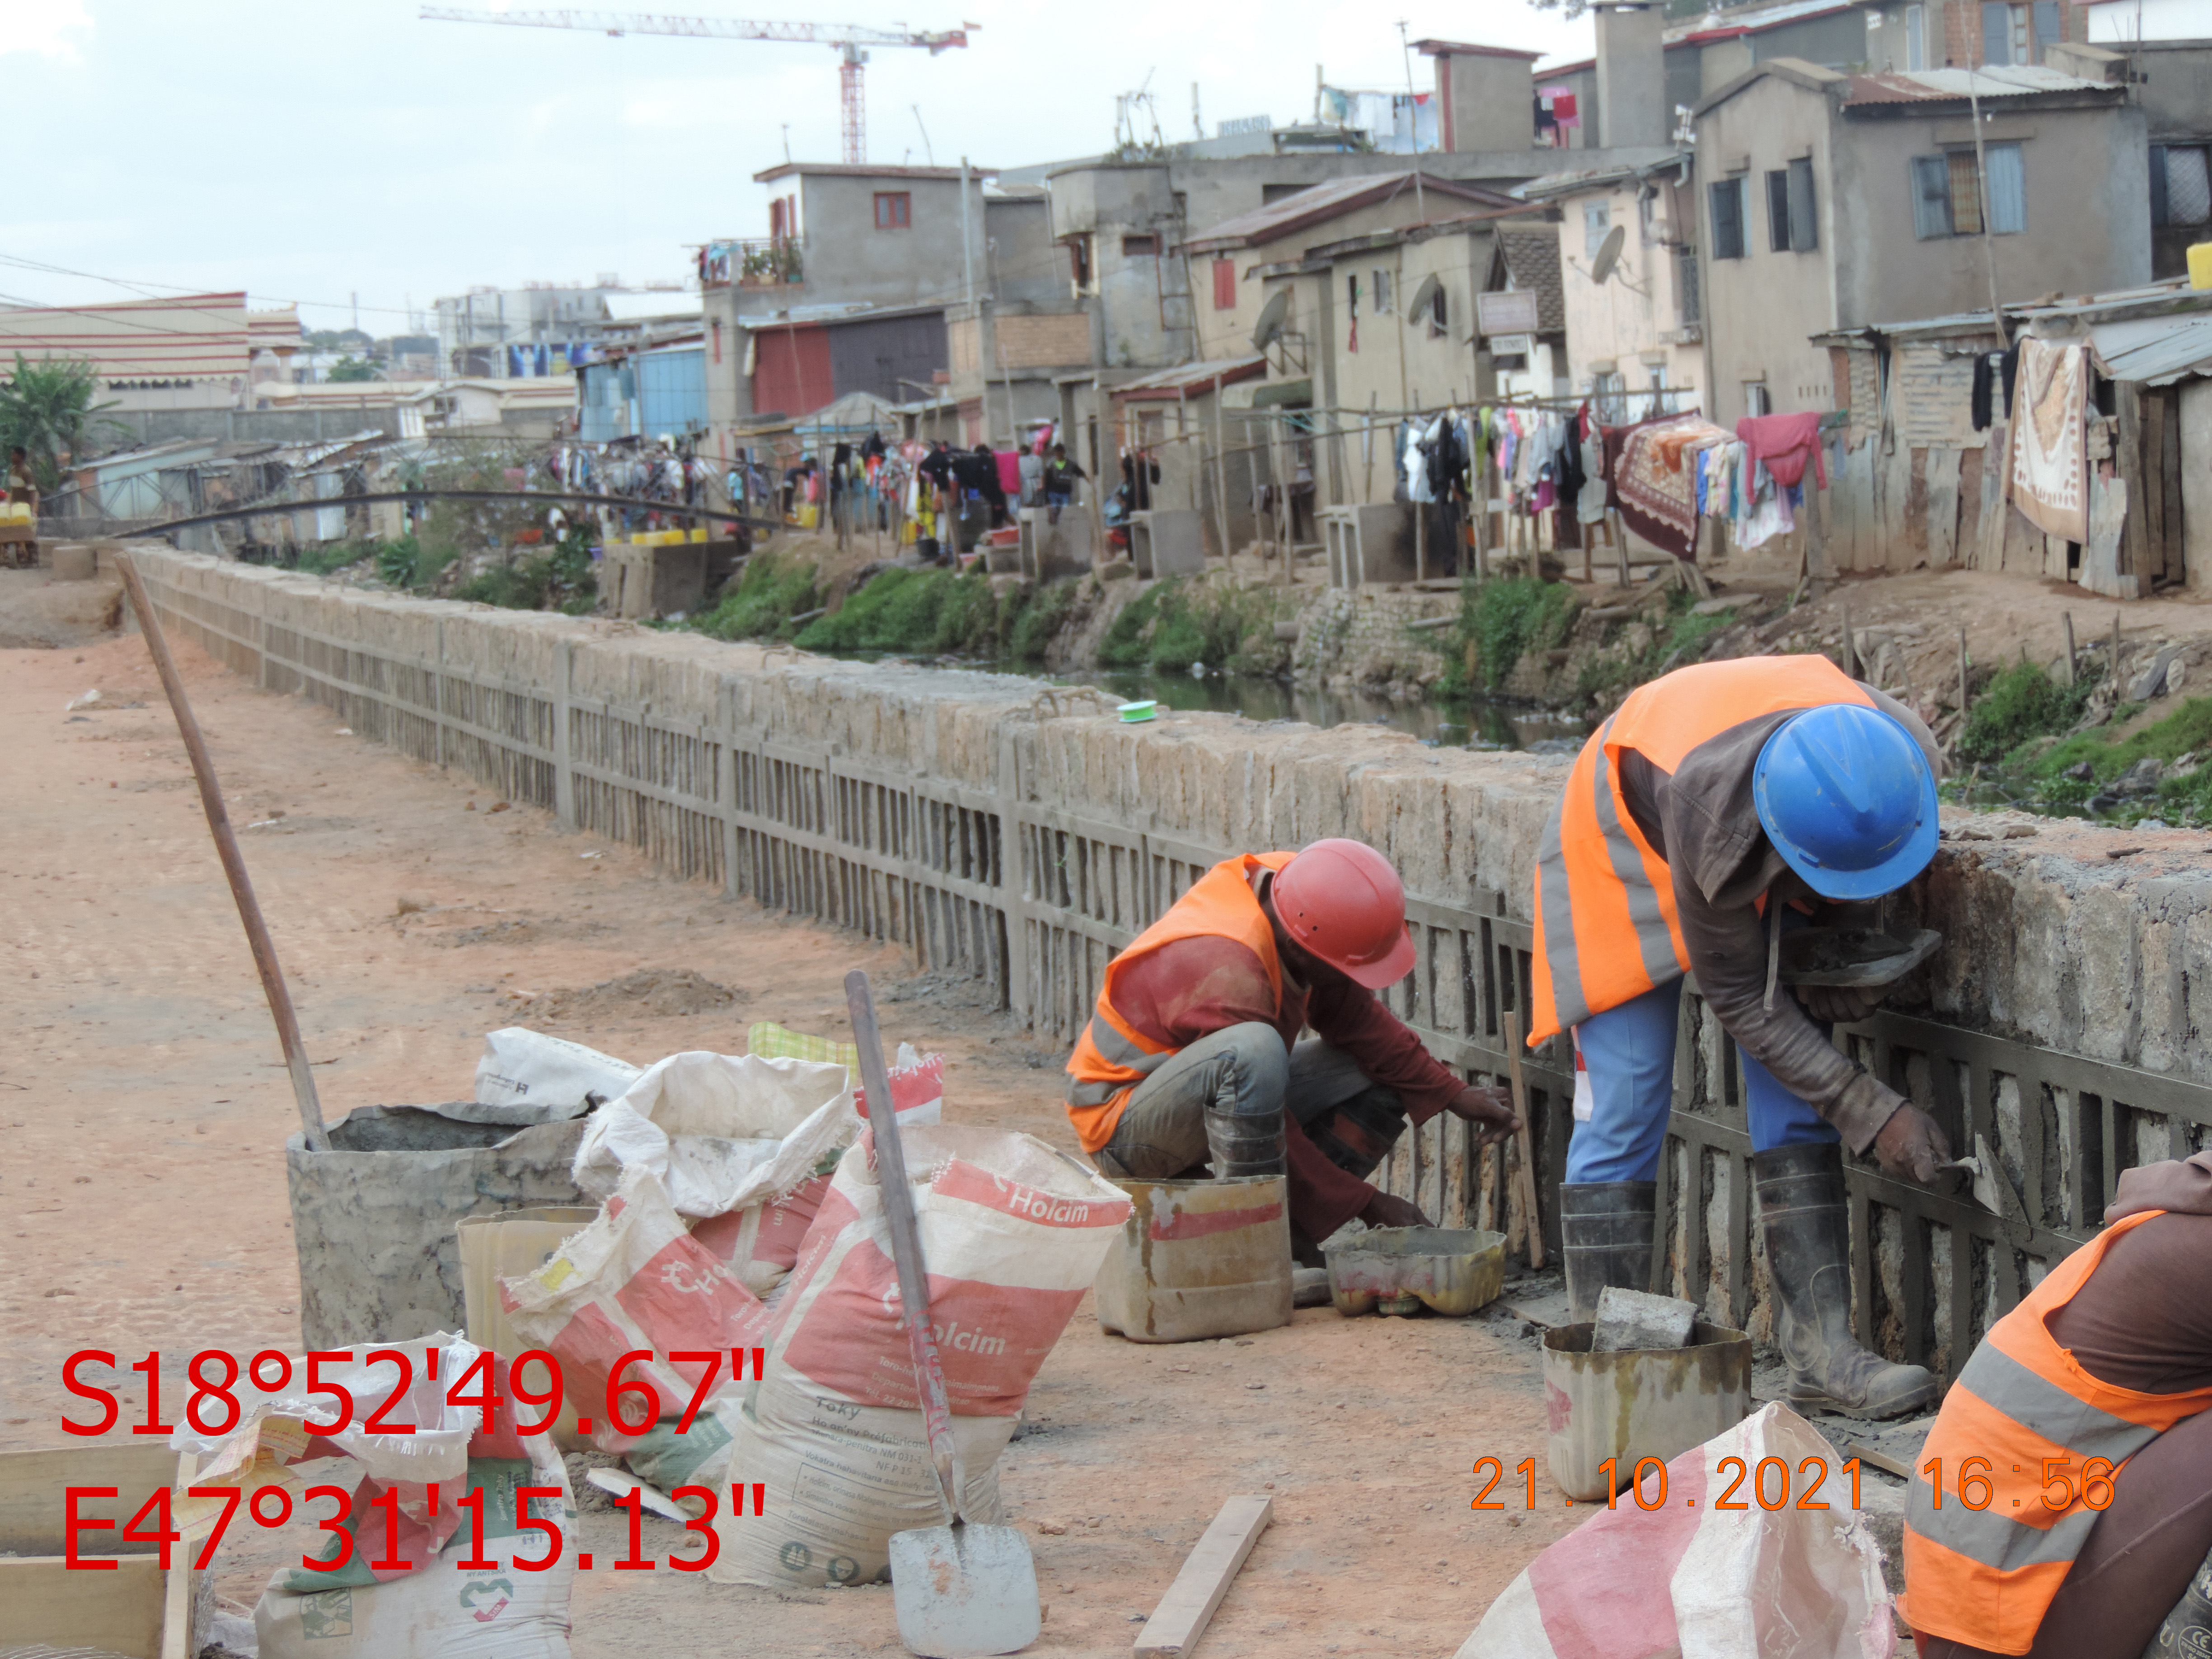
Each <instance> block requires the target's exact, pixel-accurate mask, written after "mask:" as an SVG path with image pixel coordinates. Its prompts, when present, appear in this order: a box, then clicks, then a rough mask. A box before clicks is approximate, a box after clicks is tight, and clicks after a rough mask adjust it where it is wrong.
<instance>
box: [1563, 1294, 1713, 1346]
mask: <svg viewBox="0 0 2212 1659" xmlns="http://www.w3.org/2000/svg"><path fill="white" fill-rule="evenodd" d="M1697 1317H1698V1307H1697V1304H1695V1303H1694V1302H1687V1301H1685V1300H1683V1299H1682V1298H1681V1297H1672V1296H1654V1295H1652V1294H1651V1293H1650V1291H1629V1290H1623V1289H1622V1288H1621V1287H1620V1285H1607V1286H1606V1287H1605V1289H1604V1290H1602V1291H1599V1292H1598V1298H1597V1323H1596V1328H1595V1329H1594V1330H1593V1331H1592V1332H1591V1334H1590V1352H1592V1353H1629V1352H1639V1351H1642V1350H1645V1349H1650V1348H1679V1347H1681V1346H1684V1345H1686V1343H1687V1342H1688V1341H1689V1340H1690V1328H1691V1327H1692V1325H1693V1324H1694V1323H1695V1322H1696V1321H1697Z"/></svg>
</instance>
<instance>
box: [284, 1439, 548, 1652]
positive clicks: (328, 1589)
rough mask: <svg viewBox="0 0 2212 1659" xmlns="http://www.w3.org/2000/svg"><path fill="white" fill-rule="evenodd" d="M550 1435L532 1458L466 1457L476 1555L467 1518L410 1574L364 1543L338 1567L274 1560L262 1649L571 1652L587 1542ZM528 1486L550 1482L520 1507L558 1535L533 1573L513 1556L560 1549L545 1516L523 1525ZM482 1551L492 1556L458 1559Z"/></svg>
mask: <svg viewBox="0 0 2212 1659" xmlns="http://www.w3.org/2000/svg"><path fill="white" fill-rule="evenodd" d="M550 1439H551V1437H550V1436H544V1435H540V1436H538V1437H536V1438H535V1439H534V1440H533V1441H532V1442H530V1444H531V1445H532V1448H533V1452H532V1455H533V1457H535V1458H536V1459H537V1461H536V1462H532V1461H528V1460H524V1459H498V1458H492V1459H471V1461H470V1463H469V1478H468V1481H467V1483H466V1484H467V1485H468V1486H471V1487H481V1489H482V1491H483V1553H482V1554H480V1555H479V1554H478V1553H477V1539H476V1535H475V1528H474V1527H473V1525H472V1524H471V1525H465V1526H462V1527H460V1528H457V1529H456V1530H455V1531H454V1532H453V1534H452V1535H451V1536H450V1537H449V1538H448V1539H447V1542H446V1546H445V1548H444V1549H443V1550H442V1551H441V1553H439V1554H438V1555H437V1556H436V1558H435V1559H432V1560H430V1561H428V1562H427V1563H426V1564H424V1565H422V1567H420V1568H419V1569H417V1570H416V1571H413V1572H410V1573H408V1574H407V1575H405V1576H404V1577H398V1578H392V1579H389V1580H386V1581H384V1582H381V1583H380V1582H378V1581H376V1580H375V1579H374V1578H373V1577H369V1576H368V1573H367V1571H366V1570H365V1569H362V1567H361V1564H360V1559H359V1558H360V1555H361V1551H360V1550H359V1549H358V1548H356V1551H355V1558H356V1559H355V1561H354V1563H353V1565H349V1567H347V1568H346V1569H344V1570H343V1571H339V1572H336V1573H331V1574H328V1575H322V1574H317V1573H315V1572H313V1571H310V1570H307V1569H305V1568H300V1567H292V1568H280V1569H278V1570H277V1572H276V1576H275V1577H272V1578H271V1579H270V1583H269V1588H268V1589H265V1590H264V1591H263V1592H262V1595H261V1600H260V1601H259V1602H258V1604H257V1605H256V1606H255V1607H254V1609H253V1629H254V1633H255V1635H256V1636H257V1637H258V1638H259V1639H260V1654H261V1659H401V1656H404V1659H568V1594H569V1590H570V1589H571V1587H572V1586H573V1585H574V1582H575V1576H576V1563H575V1549H576V1546H577V1544H578V1542H579V1541H580V1540H579V1537H578V1528H577V1526H576V1504H575V1499H574V1494H573V1493H572V1492H570V1490H569V1487H568V1475H567V1474H566V1472H565V1471H564V1469H563V1468H562V1464H561V1462H560V1458H559V1455H558V1453H557V1452H556V1451H554V1450H552V1449H551V1446H550ZM540 1448H542V1449H544V1450H543V1451H542V1452H541V1451H539V1450H538V1449H540ZM363 1484H364V1485H365V1484H367V1483H366V1482H364V1483H363ZM524 1486H532V1487H539V1488H545V1487H550V1488H551V1489H552V1491H551V1492H550V1494H548V1493H546V1492H538V1493H537V1494H535V1495H533V1496H532V1498H530V1499H529V1502H528V1506H527V1508H526V1510H524V1513H526V1515H527V1516H530V1517H531V1518H532V1520H534V1521H539V1522H550V1523H552V1524H553V1525H556V1526H557V1527H559V1528H560V1529H561V1533H562V1542H561V1545H560V1547H559V1551H558V1559H556V1560H554V1561H553V1562H552V1563H551V1564H550V1565H549V1566H547V1567H545V1568H544V1570H542V1571H530V1570H528V1569H526V1568H524V1567H520V1566H518V1565H515V1562H516V1559H517V1558H520V1559H523V1560H532V1561H535V1560H543V1559H544V1558H545V1557H546V1556H547V1555H548V1554H549V1553H552V1552H553V1548H554V1546H553V1541H552V1537H551V1535H550V1534H549V1533H547V1532H546V1531H545V1529H544V1527H543V1526H533V1527H532V1528H529V1529H528V1530H524V1529H523V1528H521V1527H520V1526H519V1525H518V1524H517V1522H516V1509H517V1503H518V1498H519V1494H520V1489H521V1488H522V1487H524ZM454 1496H456V1492H455V1489H453V1488H452V1487H447V1488H446V1489H445V1492H444V1498H445V1503H444V1505H443V1507H445V1508H446V1509H447V1510H451V1509H452V1506H453V1498H454ZM471 1519H473V1517H471ZM380 1521H381V1517H380V1516H379V1517H376V1518H375V1519H374V1520H372V1521H371V1522H368V1524H367V1526H366V1527H365V1528H364V1531H365V1534H366V1535H367V1536H368V1537H370V1538H374V1537H375V1536H376V1535H377V1534H378V1532H379V1530H380ZM477 1560H482V1561H489V1562H491V1563H493V1564H494V1565H492V1566H490V1567H489V1568H481V1567H478V1568H470V1569H464V1568H462V1567H461V1566H460V1565H459V1563H460V1562H463V1561H477ZM303 1585H304V1588H302V1586H303Z"/></svg>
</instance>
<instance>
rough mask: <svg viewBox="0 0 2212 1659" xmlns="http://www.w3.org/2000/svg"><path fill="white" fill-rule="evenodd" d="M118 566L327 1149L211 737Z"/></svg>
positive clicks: (306, 1103) (307, 1119) (120, 559)
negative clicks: (210, 746)
mask: <svg viewBox="0 0 2212 1659" xmlns="http://www.w3.org/2000/svg"><path fill="white" fill-rule="evenodd" d="M115 568H116V569H117V570H118V571H119V572H120V573H121V574H122V576H123V591H124V592H126V593H128V594H129V595H130V596H131V610H132V611H136V612H137V616H138V627H139V629H140V631H142V632H143V634H144V635H146V649H147V652H148V653H149V655H151V656H152V658H153V659H154V671H155V673H157V674H159V675H160V676H161V690H164V691H166V692H167V694H168V697H169V708H170V709H171V711H172V712H173V713H174V714H175V715H176V717H177V730H178V731H179V732H180V733H182V734H183V737H184V739H185V753H186V754H187V755H189V756H191V762H192V775H193V777H195V778H196V779H197V780H198V781H199V786H200V807H201V810H202V811H204V812H205V813H206V814H207V821H208V833H209V834H210V835H212V836H214V837H215V850H216V857H218V858H219V859H221V860H222V873H223V874H224V876H225V877H227V878H228V879H229V882H230V896H231V897H232V898H233V899H234V900H236V901H237V903H238V919H239V921H241V922H243V923H244V924H245V926H246V945H247V946H248V947H249V948H250V949H251V950H252V952H253V966H254V969H255V971H256V972H258V974H259V975H261V989H262V993H263V994H264V995H265V996H267V998H268V999H269V1012H270V1016H271V1017H272V1018H274V1019H275V1020H276V1040H277V1042H279V1043H281V1044H282V1045H283V1049H284V1064H285V1066H286V1068H287V1069H288V1070H289V1071H290V1073H292V1097H293V1099H294V1100H295V1102H296V1103H298V1105H299V1108H300V1127H301V1129H302V1130H303V1131H304V1132H305V1133H306V1134H307V1146H308V1148H309V1149H310V1150H311V1151H313V1152H328V1151H330V1149H331V1139H330V1136H329V1134H328V1133H325V1130H324V1128H323V1106H322V1102H321V1101H320V1100H319V1099H318V1098H317V1097H316V1095H315V1075H314V1073H313V1072H312V1071H310V1070H309V1069H308V1067H307V1048H306V1046H305V1045H304V1044H303V1043H301V1041H300V1021H299V1017H298V1016H297V1015H295V1013H294V1012H292V994H291V993H290V992H289V990H287V989H286V988H285V986H284V969H283V966H282V964H280V963H278V962H277V960H276V940H274V939H270V937H269V924H268V923H266V922H265V921H262V919H261V907H260V905H259V904H258V903H256V902H254V897H253V883H252V878H249V877H248V876H247V875H246V860H245V857H244V856H243V855H242V854H240V852H239V850H238V836H237V835H236V833H235V832H234V830H233V829H231V827H230V814H229V813H228V811H225V810H224V809H223V804H222V784H221V783H220V782H219V781H216V775H215V762H214V760H213V759H212V758H211V757H210V756H209V754H208V747H207V740H206V739H205V738H203V737H201V736H200V723H199V722H198V721H197V720H194V719H193V718H192V706H191V703H190V702H188V701H186V699H185V683H184V681H183V680H182V679H180V678H178V675H177V665H176V660H175V659H173V657H171V656H170V655H169V641H168V639H167V636H166V635H163V634H162V632H161V618H160V617H156V616H155V614H154V605H153V602H152V601H151V600H149V599H148V598H147V597H146V584H145V583H144V582H143V581H142V580H139V576H138V567H137V563H136V562H134V561H133V560H132V558H131V556H130V555H129V554H128V553H118V554H117V555H116V556H115Z"/></svg>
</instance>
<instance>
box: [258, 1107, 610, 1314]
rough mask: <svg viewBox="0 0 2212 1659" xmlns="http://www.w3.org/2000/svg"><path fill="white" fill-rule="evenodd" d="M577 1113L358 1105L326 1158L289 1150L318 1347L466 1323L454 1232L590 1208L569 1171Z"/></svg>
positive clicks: (296, 1233) (306, 1292) (299, 1146)
mask: <svg viewBox="0 0 2212 1659" xmlns="http://www.w3.org/2000/svg"><path fill="white" fill-rule="evenodd" d="M583 1111H584V1109H583V1108H582V1107H580V1106H486V1105H481V1104H478V1103H476V1102H473V1101H457V1102H453V1103H448V1104H446V1105H442V1106H363V1107H362V1108H360V1109H357V1110H356V1111H352V1112H349V1113H348V1114H346V1115H345V1118H344V1119H343V1121H340V1122H337V1123H333V1124H331V1126H330V1137H331V1150H330V1151H329V1152H310V1151H308V1150H307V1146H306V1144H305V1140H304V1138H303V1137H301V1136H300V1135H294V1136H293V1137H292V1138H291V1139H289V1140H288V1141H287V1142H285V1144H284V1162H285V1171H286V1175H287V1176H288V1178H289V1184H290V1187H291V1194H292V1233H293V1242H294V1243H295V1246H296V1247H297V1249H298V1250H299V1253H300V1336H301V1340H302V1341H303V1342H304V1343H305V1344H306V1345H307V1347H308V1348H310V1349H317V1348H345V1347H351V1346H356V1345H357V1344H359V1343H362V1342H368V1341H384V1342H399V1341H404V1340H408V1339H409V1338H411V1337H417V1336H428V1334H430V1333H431V1332H433V1331H459V1330H461V1329H462V1328H464V1326H465V1323H466V1322H467V1317H468V1316H467V1312H466V1305H465V1299H464V1297H463V1294H462V1279H461V1255H460V1248H459V1243H457V1242H456V1240H455V1237H454V1229H455V1228H456V1227H457V1226H458V1225H459V1224H460V1221H461V1219H462V1218H463V1217H465V1216H472V1215H485V1214H489V1213H490V1212H494V1211H499V1210H519V1209H526V1208H529V1207H531V1206H536V1205H545V1204H574V1205H589V1204H590V1203H591V1200H589V1199H587V1198H586V1197H585V1196H584V1194H582V1193H581V1192H580V1191H579V1190H577V1187H576V1183H575V1181H574V1178H573V1177H572V1176H570V1175H569V1173H568V1169H569V1166H570V1164H574V1162H575V1158H576V1148H577V1146H578V1145H579V1143H580V1142H581V1141H582V1139H583V1138H584V1125H585V1121H586V1119H585V1117H584V1116H583V1115H582V1114H583Z"/></svg>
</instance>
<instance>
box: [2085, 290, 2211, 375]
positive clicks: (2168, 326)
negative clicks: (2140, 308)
mask: <svg viewBox="0 0 2212 1659" xmlns="http://www.w3.org/2000/svg"><path fill="white" fill-rule="evenodd" d="M2089 341H2090V343H2091V344H2092V345H2093V346H2094V347H2095V348H2096V351H2097V358H2098V361H2099V362H2101V363H2103V364H2104V366H2105V374H2106V378H2108V379H2110V380H2136V381H2140V382H2142V384H2143V385H2145V386H2171V385H2172V384H2173V382H2174V381H2176V380H2180V379H2181V378H2182V377H2183V376H2185V375H2188V374H2212V307H2208V308H2207V309H2206V310H2205V311H2203V312H2196V313H2190V312H2184V313H2180V314H2179V315H2178V316H2167V317H2126V318H2122V319H2119V320H2118V321H2117V322H2110V323H2099V324H2097V325H2094V326H2093V327H2092V328H2091V329H2090V331H2089Z"/></svg>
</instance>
